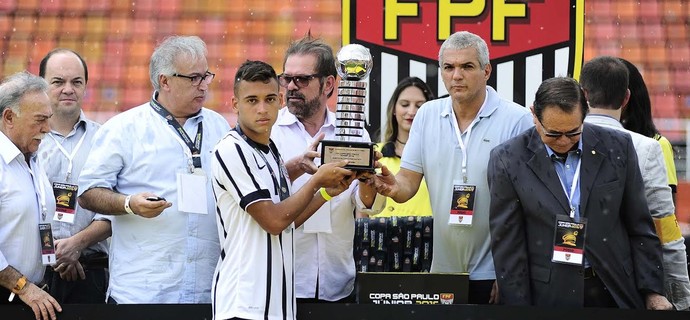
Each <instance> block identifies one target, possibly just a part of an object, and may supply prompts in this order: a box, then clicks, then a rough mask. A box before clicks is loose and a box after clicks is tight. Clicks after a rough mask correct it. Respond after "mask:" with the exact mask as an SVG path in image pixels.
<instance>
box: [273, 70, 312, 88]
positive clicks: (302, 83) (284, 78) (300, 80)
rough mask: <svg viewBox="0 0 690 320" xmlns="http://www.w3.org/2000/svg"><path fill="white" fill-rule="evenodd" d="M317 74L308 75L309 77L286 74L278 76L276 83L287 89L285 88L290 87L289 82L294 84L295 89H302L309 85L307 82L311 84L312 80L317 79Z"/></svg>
mask: <svg viewBox="0 0 690 320" xmlns="http://www.w3.org/2000/svg"><path fill="white" fill-rule="evenodd" d="M318 76H319V74H318V73H315V74H310V75H304V76H288V75H286V74H281V75H279V76H278V83H279V84H280V86H281V87H285V88H287V86H289V85H290V82H295V85H296V86H297V88H300V89H302V88H304V87H306V86H308V85H309V82H311V81H312V80H313V79H314V78H316V77H318Z"/></svg>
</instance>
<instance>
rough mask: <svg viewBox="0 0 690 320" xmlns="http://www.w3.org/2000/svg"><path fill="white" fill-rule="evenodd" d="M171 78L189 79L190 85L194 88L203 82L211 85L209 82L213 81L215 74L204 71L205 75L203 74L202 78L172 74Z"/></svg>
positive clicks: (199, 76) (200, 76)
mask: <svg viewBox="0 0 690 320" xmlns="http://www.w3.org/2000/svg"><path fill="white" fill-rule="evenodd" d="M172 76H173V77H180V78H185V79H189V80H191V81H192V85H193V86H195V87H197V86H199V85H201V83H202V82H203V83H204V84H209V83H211V81H213V78H214V77H215V76H216V74H215V73H211V72H208V71H206V74H204V75H203V76H202V75H191V76H187V75H184V74H178V73H173V75H172Z"/></svg>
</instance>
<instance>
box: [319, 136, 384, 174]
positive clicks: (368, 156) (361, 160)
mask: <svg viewBox="0 0 690 320" xmlns="http://www.w3.org/2000/svg"><path fill="white" fill-rule="evenodd" d="M340 160H348V161H349V163H348V164H347V165H346V166H345V169H348V170H355V171H374V143H371V142H359V141H333V140H322V141H321V163H331V162H337V161H340Z"/></svg>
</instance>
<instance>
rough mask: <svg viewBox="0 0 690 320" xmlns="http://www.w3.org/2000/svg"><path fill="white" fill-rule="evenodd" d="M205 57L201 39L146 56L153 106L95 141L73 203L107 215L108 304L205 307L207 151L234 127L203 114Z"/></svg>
mask: <svg viewBox="0 0 690 320" xmlns="http://www.w3.org/2000/svg"><path fill="white" fill-rule="evenodd" d="M206 55H207V50H206V44H205V43H204V42H203V40H201V39H200V38H199V37H196V36H173V37H169V38H166V39H165V40H164V41H163V42H162V43H160V44H159V45H158V47H157V48H156V49H155V51H154V52H153V54H152V56H151V63H150V66H149V73H150V77H151V83H152V85H153V88H154V91H153V94H152V96H151V100H150V101H148V102H146V103H144V104H142V105H140V106H138V107H134V108H132V109H130V110H128V111H125V112H123V113H121V114H118V115H116V116H115V117H113V118H111V119H110V120H108V121H107V122H106V123H105V124H103V126H102V127H101V129H100V130H99V131H98V132H97V134H96V135H95V137H94V140H93V141H94V142H93V148H92V149H91V153H90V154H89V157H88V158H87V160H86V163H85V165H84V168H83V170H82V173H81V176H80V178H79V190H80V192H81V194H80V197H79V203H80V204H81V205H82V206H83V207H84V208H86V209H89V210H93V211H96V212H100V213H103V214H108V215H112V216H113V218H112V230H113V238H112V243H111V247H110V250H111V252H110V284H109V288H108V292H107V299H108V302H109V303H122V304H129V303H210V302H211V282H212V277H213V271H214V266H215V265H216V263H217V262H218V257H219V253H220V246H219V243H218V237H217V234H216V232H217V231H216V220H215V210H214V207H215V201H214V198H213V193H212V189H211V183H210V181H211V176H210V164H211V157H212V154H211V151H212V149H213V147H214V146H215V145H216V143H217V142H218V141H219V140H220V138H221V137H222V136H223V135H224V134H225V133H227V132H228V131H229V130H230V127H229V125H228V123H227V121H226V120H225V119H224V118H223V117H222V116H221V115H220V114H218V113H216V112H214V111H212V110H209V109H206V108H204V107H203V104H204V101H205V100H206V96H207V94H208V89H209V84H210V83H211V81H212V80H213V77H214V74H213V73H211V72H209V70H208V62H207V59H206ZM238 263H241V261H240V262H238Z"/></svg>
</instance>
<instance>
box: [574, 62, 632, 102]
mask: <svg viewBox="0 0 690 320" xmlns="http://www.w3.org/2000/svg"><path fill="white" fill-rule="evenodd" d="M628 74H629V72H628V68H626V67H625V65H624V64H623V63H622V62H621V61H620V60H618V58H614V57H609V56H600V57H596V58H594V59H592V60H589V61H588V62H587V63H585V65H584V66H583V67H582V72H581V73H580V84H581V85H582V89H584V90H585V92H586V93H587V101H589V105H590V106H591V107H594V108H604V109H613V110H617V109H620V108H621V107H622V106H623V101H624V100H625V93H626V91H627V90H628Z"/></svg>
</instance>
